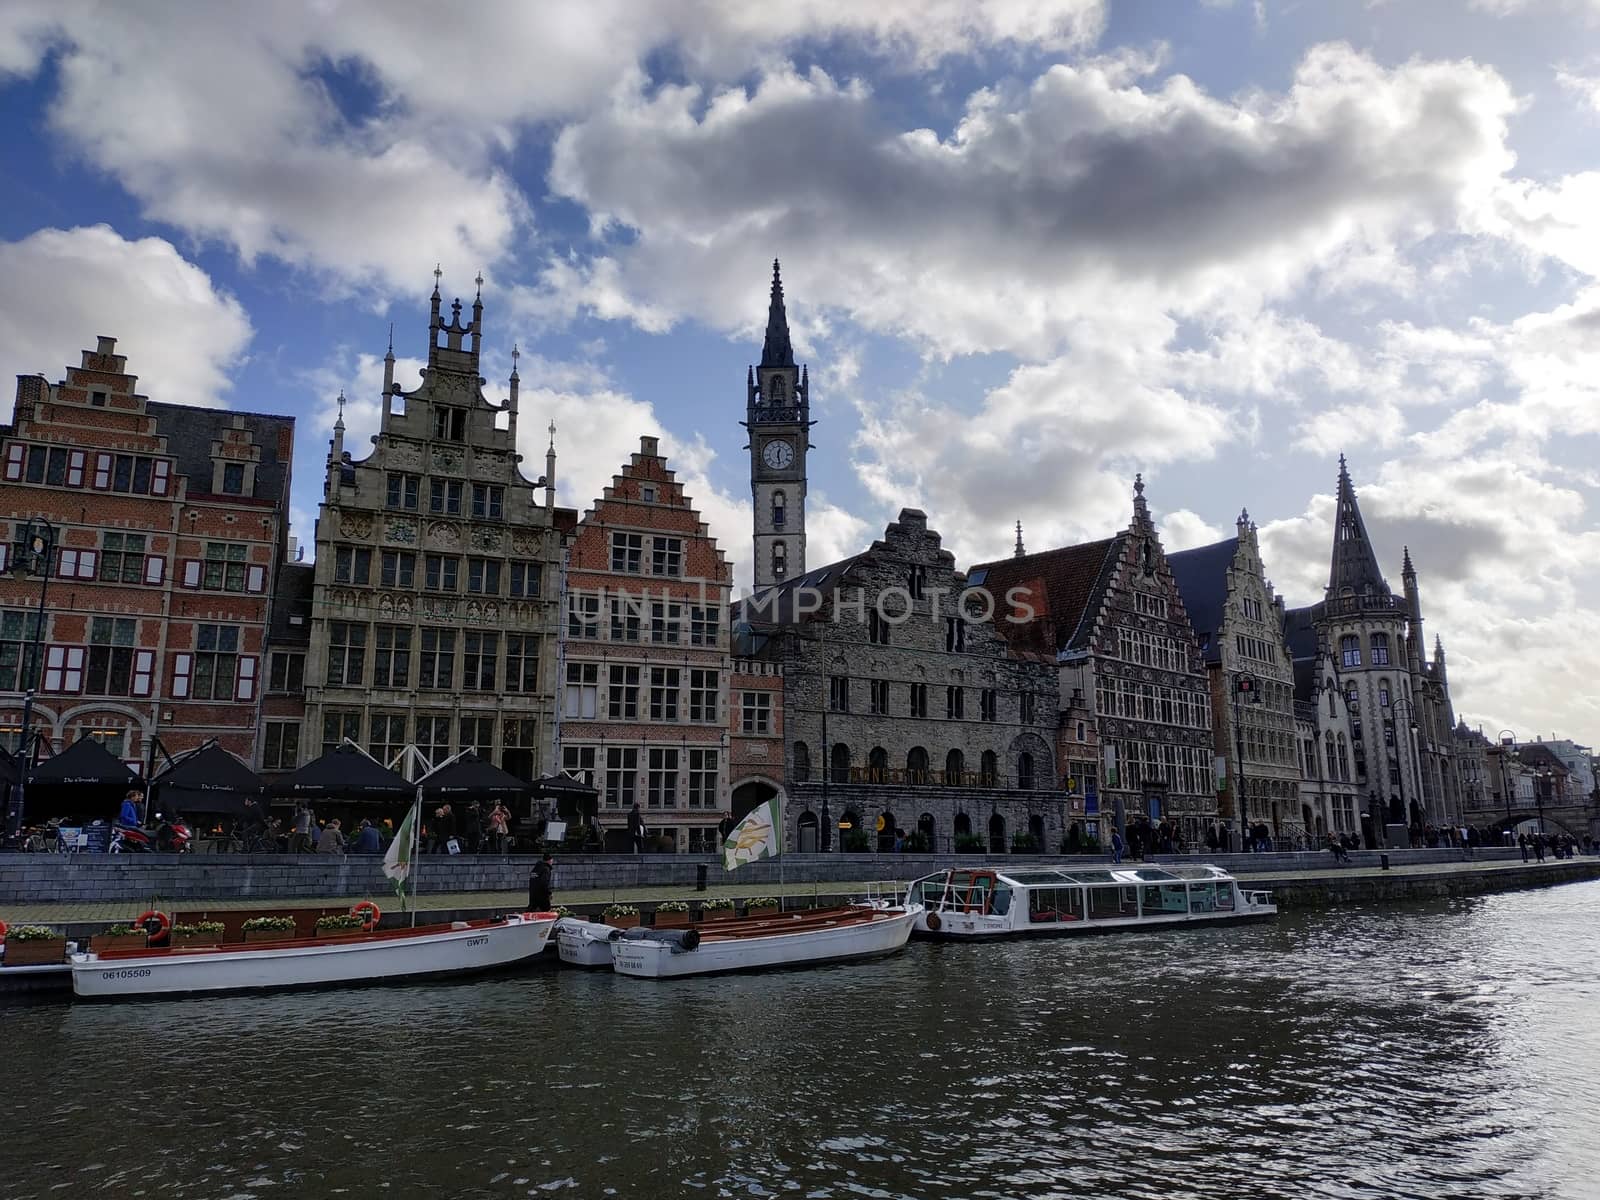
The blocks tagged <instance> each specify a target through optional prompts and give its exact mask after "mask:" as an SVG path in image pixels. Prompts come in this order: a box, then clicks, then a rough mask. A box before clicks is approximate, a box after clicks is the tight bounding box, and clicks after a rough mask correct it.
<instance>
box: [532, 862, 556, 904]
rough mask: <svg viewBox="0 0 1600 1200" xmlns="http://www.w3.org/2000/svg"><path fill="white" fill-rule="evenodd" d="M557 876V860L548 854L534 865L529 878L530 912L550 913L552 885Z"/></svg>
mask: <svg viewBox="0 0 1600 1200" xmlns="http://www.w3.org/2000/svg"><path fill="white" fill-rule="evenodd" d="M554 874H555V860H554V859H553V858H551V857H550V856H549V855H548V854H546V855H543V856H542V857H541V858H540V859H539V861H538V862H537V863H535V864H534V867H533V873H532V874H530V875H529V876H528V911H529V912H549V911H550V885H551V881H552V879H553V878H554Z"/></svg>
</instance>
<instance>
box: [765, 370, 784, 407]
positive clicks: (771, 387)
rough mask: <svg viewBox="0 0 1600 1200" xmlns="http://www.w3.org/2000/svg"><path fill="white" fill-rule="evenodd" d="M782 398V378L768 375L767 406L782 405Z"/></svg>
mask: <svg viewBox="0 0 1600 1200" xmlns="http://www.w3.org/2000/svg"><path fill="white" fill-rule="evenodd" d="M783 396H784V388H783V376H782V375H769V376H767V403H768V404H782V403H783Z"/></svg>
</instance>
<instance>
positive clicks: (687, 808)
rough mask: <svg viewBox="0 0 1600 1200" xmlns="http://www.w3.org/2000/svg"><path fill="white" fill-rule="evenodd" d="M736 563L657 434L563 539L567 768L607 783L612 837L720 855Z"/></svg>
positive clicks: (622, 842)
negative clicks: (638, 820)
mask: <svg viewBox="0 0 1600 1200" xmlns="http://www.w3.org/2000/svg"><path fill="white" fill-rule="evenodd" d="M732 586H733V570H732V568H731V567H730V566H729V565H728V561H727V559H726V557H725V556H724V555H723V552H722V551H721V550H720V549H718V548H717V542H716V539H715V538H714V537H712V536H711V533H710V531H709V529H707V527H706V524H705V522H704V521H703V520H701V517H700V514H699V513H698V512H697V511H696V510H695V507H694V502H693V501H692V500H691V499H690V498H689V497H688V496H687V495H685V494H684V490H683V485H682V484H681V483H679V482H678V480H677V477H676V476H675V475H674V474H673V472H672V470H671V468H670V467H668V466H667V460H666V459H665V458H664V457H663V456H662V455H661V452H660V449H659V446H658V443H657V440H656V439H655V438H653V437H642V438H640V439H639V452H638V453H637V454H635V455H633V457H632V459H631V460H630V461H629V462H628V463H626V464H625V465H624V466H623V468H622V470H621V472H620V473H619V474H617V475H615V476H614V477H613V478H612V481H611V485H610V486H609V487H607V488H606V489H605V493H604V495H603V496H601V497H600V499H598V500H596V501H595V503H594V506H593V507H592V508H590V509H589V511H588V512H586V513H584V515H583V519H582V520H581V521H579V522H578V525H577V528H576V529H575V530H574V532H573V536H572V540H571V543H570V545H569V547H568V550H567V590H566V597H567V598H566V627H565V633H564V636H563V641H562V655H563V660H564V661H563V664H562V680H563V695H562V708H561V732H560V741H561V760H560V761H561V766H562V768H563V769H564V770H566V771H567V772H569V773H571V774H572V775H574V776H576V777H578V778H580V779H583V780H584V781H586V782H589V783H591V784H592V785H593V786H594V787H596V788H598V789H599V791H600V809H599V819H600V824H601V827H602V829H604V830H605V834H606V841H607V844H608V845H610V846H612V847H613V848H615V849H627V848H629V845H628V813H629V811H630V810H631V809H632V807H633V805H634V804H636V803H637V804H638V805H639V806H640V808H641V809H642V811H643V816H644V823H645V827H646V828H647V829H648V830H649V837H650V839H651V842H652V844H653V845H654V847H655V848H657V849H662V850H674V851H677V850H684V851H688V852H690V853H710V852H712V851H714V850H716V849H717V847H718V845H719V839H718V829H717V827H718V825H719V823H720V822H721V821H722V820H723V818H724V817H725V816H726V815H727V812H728V793H729V789H728V749H729V737H728V732H727V728H728V727H727V721H728V715H727V712H726V706H727V697H728V680H729V673H730V671H731V668H732V664H731V662H730V660H729V657H728V625H727V621H726V615H727V610H728V601H729V593H730V591H731V589H732Z"/></svg>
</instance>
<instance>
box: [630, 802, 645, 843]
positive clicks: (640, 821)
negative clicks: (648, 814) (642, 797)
mask: <svg viewBox="0 0 1600 1200" xmlns="http://www.w3.org/2000/svg"><path fill="white" fill-rule="evenodd" d="M628 840H629V842H630V843H631V844H632V846H633V852H634V853H635V854H643V853H644V814H642V813H641V812H640V811H639V802H638V801H637V800H635V801H634V802H633V807H632V808H630V809H629V810H628Z"/></svg>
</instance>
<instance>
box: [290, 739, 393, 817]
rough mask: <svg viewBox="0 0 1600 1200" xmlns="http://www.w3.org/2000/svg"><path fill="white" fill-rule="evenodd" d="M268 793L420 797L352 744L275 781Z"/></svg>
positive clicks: (364, 798)
mask: <svg viewBox="0 0 1600 1200" xmlns="http://www.w3.org/2000/svg"><path fill="white" fill-rule="evenodd" d="M268 790H269V791H270V792H271V794H272V795H274V796H285V797H289V798H292V799H295V800H345V801H368V802H372V803H380V802H384V801H393V800H409V799H411V798H412V797H413V796H415V795H416V794H417V789H416V785H415V784H412V783H408V782H406V779H405V777H404V776H403V775H397V774H396V773H395V772H393V771H391V770H389V768H388V767H386V766H384V765H383V764H382V763H380V762H378V761H377V760H376V759H374V758H372V757H371V756H369V755H368V754H366V753H365V752H364V751H362V750H360V749H359V748H357V747H355V746H352V745H350V744H349V743H346V744H345V745H342V746H336V747H334V749H332V750H330V751H328V752H327V753H326V754H324V755H323V756H322V757H321V758H314V759H312V760H311V761H310V762H308V763H307V764H306V765H305V766H303V767H301V768H300V769H299V770H298V771H295V772H294V773H293V774H290V775H286V776H284V777H283V778H282V779H279V780H276V781H274V782H273V783H272V784H271V785H270V786H269V788H268Z"/></svg>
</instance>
